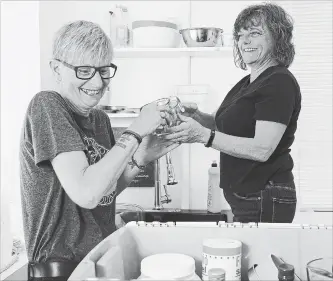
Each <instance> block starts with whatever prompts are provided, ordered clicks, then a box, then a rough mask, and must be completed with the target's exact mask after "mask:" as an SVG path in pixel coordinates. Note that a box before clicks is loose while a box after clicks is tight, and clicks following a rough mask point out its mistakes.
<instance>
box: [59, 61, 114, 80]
mask: <svg viewBox="0 0 333 281" xmlns="http://www.w3.org/2000/svg"><path fill="white" fill-rule="evenodd" d="M54 60H56V61H59V62H61V63H62V64H63V65H64V66H66V67H68V68H70V69H73V70H74V72H75V75H76V78H77V79H81V80H89V79H91V78H93V77H94V76H95V74H96V72H98V73H99V75H100V76H101V78H102V79H104V80H107V79H111V78H113V77H114V76H115V75H116V72H117V66H116V65H115V64H113V63H110V65H105V66H99V67H95V66H90V65H78V66H74V65H71V64H69V63H67V62H65V61H62V60H59V59H54ZM80 67H91V68H93V69H94V70H95V71H94V73H93V74H92V76H91V77H89V78H80V77H78V75H77V70H78V69H79V68H80ZM104 67H112V68H113V69H114V73H113V75H112V76H111V77H109V78H103V77H102V75H101V72H100V70H101V69H102V68H104Z"/></svg>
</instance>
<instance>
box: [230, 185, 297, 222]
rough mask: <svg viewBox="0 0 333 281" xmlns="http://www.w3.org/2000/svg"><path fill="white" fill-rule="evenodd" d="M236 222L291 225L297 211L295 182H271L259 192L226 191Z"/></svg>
mask: <svg viewBox="0 0 333 281" xmlns="http://www.w3.org/2000/svg"><path fill="white" fill-rule="evenodd" d="M224 196H225V199H226V200H227V201H228V203H229V205H230V207H231V210H232V213H233V214H234V222H243V223H248V222H271V223H291V222H292V221H293V219H294V216H295V211H296V203H297V198H296V190H295V184H294V182H289V183H275V182H273V181H269V182H268V183H267V184H266V186H265V188H264V189H263V190H261V191H259V192H255V193H247V194H241V193H236V192H233V191H232V190H230V191H225V190H224Z"/></svg>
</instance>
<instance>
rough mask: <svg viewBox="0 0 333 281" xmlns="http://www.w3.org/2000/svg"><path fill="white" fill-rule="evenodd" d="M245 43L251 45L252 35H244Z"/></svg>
mask: <svg viewBox="0 0 333 281" xmlns="http://www.w3.org/2000/svg"><path fill="white" fill-rule="evenodd" d="M243 41H244V43H245V44H249V43H251V40H250V34H248V35H244V36H243Z"/></svg>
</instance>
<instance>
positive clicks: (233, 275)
mask: <svg viewBox="0 0 333 281" xmlns="http://www.w3.org/2000/svg"><path fill="white" fill-rule="evenodd" d="M241 258H242V243H241V242H240V241H238V240H232V239H220V238H212V239H206V240H204V242H203V253H202V280H209V279H208V271H209V270H210V269H211V268H222V269H224V270H225V272H226V274H225V280H226V281H228V280H241Z"/></svg>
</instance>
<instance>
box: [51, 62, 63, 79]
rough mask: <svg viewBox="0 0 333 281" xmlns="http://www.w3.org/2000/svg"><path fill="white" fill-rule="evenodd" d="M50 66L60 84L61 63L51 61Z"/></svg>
mask: <svg viewBox="0 0 333 281" xmlns="http://www.w3.org/2000/svg"><path fill="white" fill-rule="evenodd" d="M49 65H50V68H51V71H52V74H53V76H54V77H55V79H56V81H57V82H58V83H59V82H60V81H61V73H60V66H59V62H57V61H56V60H51V61H50V62H49Z"/></svg>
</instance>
